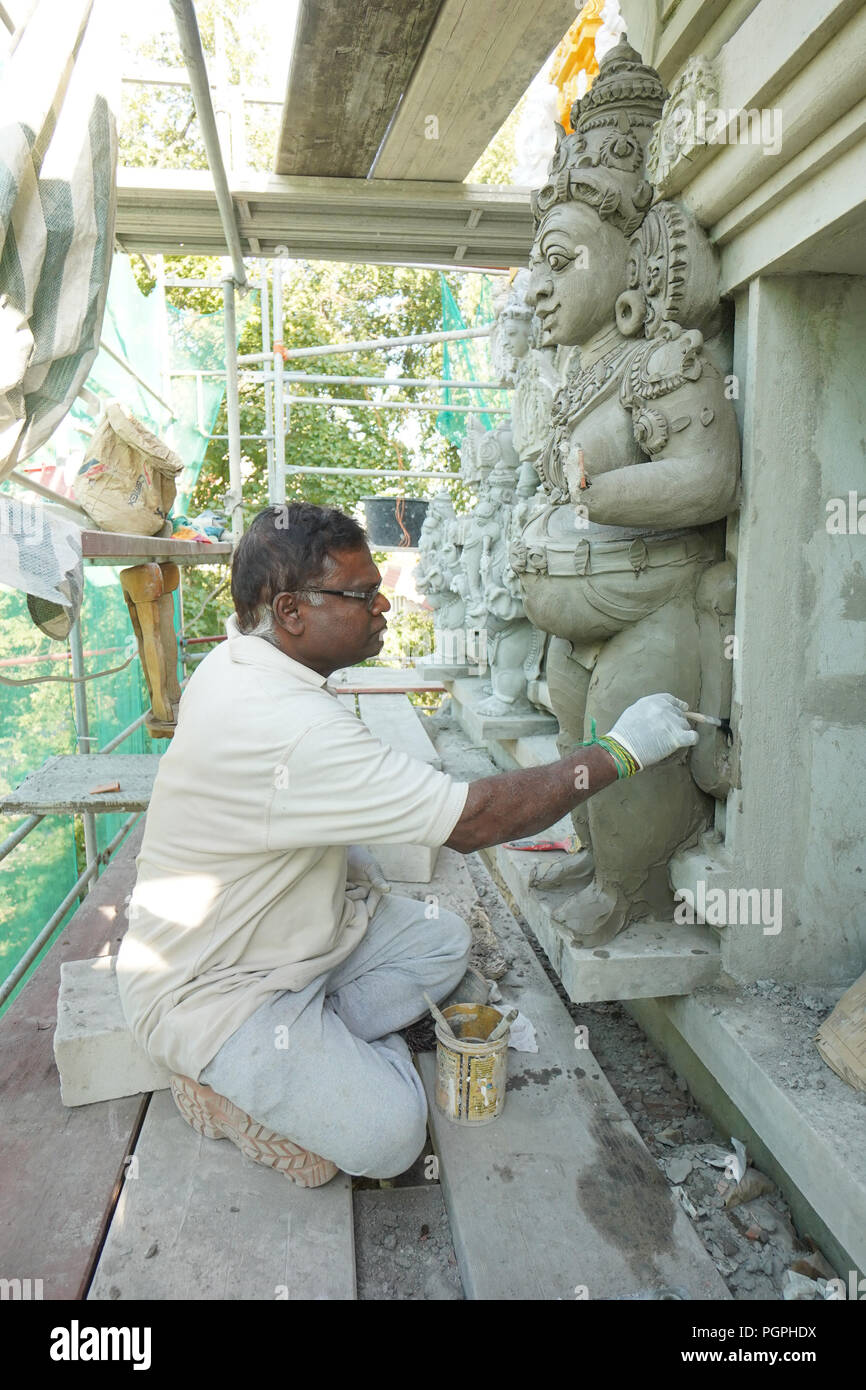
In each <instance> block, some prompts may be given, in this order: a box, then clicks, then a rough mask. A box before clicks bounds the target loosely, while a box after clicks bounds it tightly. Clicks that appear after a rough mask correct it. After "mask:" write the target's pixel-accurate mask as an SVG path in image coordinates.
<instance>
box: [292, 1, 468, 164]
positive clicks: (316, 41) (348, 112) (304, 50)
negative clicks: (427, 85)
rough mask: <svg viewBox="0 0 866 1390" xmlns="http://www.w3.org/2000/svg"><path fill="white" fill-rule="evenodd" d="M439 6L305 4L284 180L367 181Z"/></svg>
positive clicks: (296, 52)
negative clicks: (307, 176) (293, 177)
mask: <svg viewBox="0 0 866 1390" xmlns="http://www.w3.org/2000/svg"><path fill="white" fill-rule="evenodd" d="M439 5H440V0H386V3H384V4H383V3H382V0H301V3H300V12H299V15H298V23H297V30H296V33H295V44H294V49H293V51H292V65H291V71H290V73H289V81H288V87H287V90H286V100H285V103H284V106H283V113H282V118H281V123H280V133H279V137H278V144H277V160H276V169H277V172H278V173H280V174H331V175H355V176H358V177H360V178H366V176H367V174H368V173H369V171H370V168H371V166H372V164H373V160H374V159H375V157H376V151H377V150H378V148H379V146H380V144H381V143H382V137H383V135H384V134H385V131H386V130H387V128H388V124H389V122H390V120H391V118H392V116H393V114H394V110H395V108H396V106H397V103H398V102H399V100H400V97H401V96H402V94H403V92H404V91H405V89H406V85H407V83H408V81H409V78H410V76H411V74H412V69H413V68H414V66H415V63H416V62H417V60H418V57H419V55H420V53H421V50H422V49H423V47H424V44H425V42H426V39H427V35H428V34H429V32H430V27H431V25H432V23H433V20H434V19H435V17H436V12H437V10H438V9H439Z"/></svg>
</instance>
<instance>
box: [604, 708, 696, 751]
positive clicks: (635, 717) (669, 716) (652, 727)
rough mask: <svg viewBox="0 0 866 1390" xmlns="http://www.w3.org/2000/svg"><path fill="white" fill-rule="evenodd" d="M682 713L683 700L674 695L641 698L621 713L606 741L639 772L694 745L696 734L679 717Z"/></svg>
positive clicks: (686, 721) (682, 715) (682, 716)
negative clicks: (629, 758) (628, 756)
mask: <svg viewBox="0 0 866 1390" xmlns="http://www.w3.org/2000/svg"><path fill="white" fill-rule="evenodd" d="M686 709H688V705H687V704H686V702H685V700H678V699H676V697H675V696H674V695H645V696H644V697H643V699H642V700H635V702H634V704H633V705H629V707H628V709H626V710H623V712H622V714H621V715H620V717H619V719H618V720H617V721H616V723H615V724H614V726H613V728H612V729H611V730H610V732H609V734H608V735H607V737H609V738H612V739H615V740H616V742H617V743H619V744H621V745H622V747H623V748H625V749H626V751H627V752H629V753H631V754H632V756H633V757H634V758H636V759H637V761H638V763H639V765H640V767H641V769H643V768H645V767H652V765H653V764H654V763H660V762H663V760H664V759H665V758H668V757H670V755H671V753H676V751H677V750H678V749H679V748H688V747H690V746H691V745H692V744H694V743H697V741H698V735H697V731H696V730H695V729H693V728H692V727H691V725H690V724H689V722H688V720H687V719H686V718H685V715H684V714H683V713H682V711H683V710H686Z"/></svg>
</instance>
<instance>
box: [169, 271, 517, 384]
mask: <svg viewBox="0 0 866 1390" xmlns="http://www.w3.org/2000/svg"><path fill="white" fill-rule="evenodd" d="M220 283H222V281H220ZM268 356H270V353H269V354H268ZM239 362H240V367H239V370H240V371H242V372H243V373H244V376H246V377H248V378H252V380H253V381H271V382H272V381H273V373H272V372H268V371H256V370H255V368H254V367H245V366H243V359H242V358H241V359H239ZM171 375H172V376H194V377H205V376H225V372H224V371H222V370H220V369H219V368H216V367H205V368H202V369H201V370H198V369H197V368H194V367H184V368H183V369H182V370H180V371H176V372H174V371H173V372H172V373H171ZM283 381H284V382H288V383H289V384H290V385H301V384H303V383H304V382H308V383H309V384H310V385H311V386H400V387H403V386H422V387H424V389H425V390H428V389H429V390H434V389H435V390H443V391H450V390H455V391H456V390H461V391H513V390H514V387H513V386H503V385H502V383H501V382H498V381H462V380H460V379H459V378H457V377H455V378H452V377H443V376H426V377H413V376H341V375H338V376H321V375H319V374H317V373H314V372H283Z"/></svg>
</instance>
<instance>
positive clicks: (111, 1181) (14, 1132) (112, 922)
mask: <svg viewBox="0 0 866 1390" xmlns="http://www.w3.org/2000/svg"><path fill="white" fill-rule="evenodd" d="M143 833H144V826H143V825H140V826H136V827H135V828H134V829H133V830H132V832H131V833H130V835H129V836H128V837H127V839H126V840H125V842H124V843H123V844H122V845H121V847H120V849H119V850H118V851H117V853H116V855H115V858H114V860H113V861H112V863H111V864H109V866H108V868H107V869H106V871H105V873H104V874H103V875H102V877H101V878H99V879H97V881H96V883H95V885H94V887H93V889H92V891H91V892H90V893H89V894H88V896H87V898H86V900H85V901H84V903H83V904H82V905H81V907H79V909H78V911H77V912H76V913H75V915H74V917H73V918H72V920H71V921H70V923H69V925H68V926H67V927H66V929H65V930H64V932H63V934H62V936H61V937H60V939H59V940H58V941H56V942H55V944H54V945H53V946H52V948H51V950H50V951H49V952H48V954H47V955H46V956H45V958H44V960H43V961H42V962H41V963H40V965H39V966H38V968H37V970H36V972H35V974H34V975H33V976H32V977H31V979H30V980H29V981H28V982H27V984H26V985H25V986H24V988H23V989H22V991H21V993H20V994H19V995H18V997H17V998H16V999H15V1000H13V1002H12V1004H10V1006H9V1008H8V1009H7V1010H6V1012H5V1013H4V1015H3V1017H2V1019H0V1096H2V1100H0V1114H2V1122H0V1270H2V1273H3V1276H4V1278H9V1279H12V1278H38V1279H41V1280H42V1282H43V1297H44V1298H46V1299H71V1298H78V1297H81V1296H82V1293H83V1290H84V1288H85V1286H86V1283H87V1280H88V1278H89V1275H90V1270H91V1267H92V1263H93V1258H94V1252H95V1250H96V1249H97V1248H98V1245H99V1242H100V1240H101V1238H102V1235H103V1232H104V1229H105V1226H106V1224H107V1221H108V1217H109V1214H110V1211H111V1208H112V1206H113V1202H114V1197H115V1194H116V1192H117V1191H118V1190H119V1187H120V1183H121V1181H122V1174H123V1170H124V1160H125V1158H126V1156H127V1154H128V1153H129V1151H130V1149H131V1146H132V1136H133V1135H134V1133H135V1131H136V1129H137V1127H138V1125H139V1123H140V1119H141V1116H142V1114H143V1110H144V1106H145V1104H146V1100H145V1099H144V1098H142V1097H141V1096H129V1097H126V1098H124V1099H123V1100H112V1101H105V1102H104V1103H102V1104H100V1105H85V1106H81V1107H80V1108H77V1109H74V1110H67V1109H66V1108H65V1107H64V1106H63V1104H62V1103H61V1100H60V1080H59V1077H58V1075H57V1069H56V1067H55V1065H54V1052H53V1049H52V1038H53V1034H54V1024H55V1020H56V1015H57V992H58V989H59V985H60V966H61V965H62V964H63V962H64V961H71V960H81V959H86V958H88V957H91V956H96V955H109V954H111V953H112V952H113V951H116V950H117V946H118V943H119V941H120V939H121V937H122V935H123V932H124V930H125V925H126V924H125V922H124V920H123V918H122V915H121V913H122V908H123V902H124V898H125V897H126V896H127V895H128V894H129V893H131V891H132V887H133V885H134V883H135V876H136V869H135V856H136V854H137V853H138V851H139V849H140V847H141V837H142V835H143Z"/></svg>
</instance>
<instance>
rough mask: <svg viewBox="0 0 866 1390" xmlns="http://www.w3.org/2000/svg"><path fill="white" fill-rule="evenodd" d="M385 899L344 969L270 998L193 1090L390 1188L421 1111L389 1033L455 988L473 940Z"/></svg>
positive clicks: (410, 904) (409, 1067)
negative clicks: (201, 1086) (207, 1091)
mask: <svg viewBox="0 0 866 1390" xmlns="http://www.w3.org/2000/svg"><path fill="white" fill-rule="evenodd" d="M424 912H425V905H424V903H423V902H416V901H415V900H414V899H413V898H402V897H397V896H395V895H394V894H388V895H386V896H385V897H383V899H382V901H381V902H380V904H379V906H378V908H377V910H376V912H375V914H374V916H373V919H372V921H371V922H370V925H369V927H368V928H367V933H366V935H365V936H364V938H363V940H362V941H361V943H360V945H358V946H357V947H356V948H355V950H354V951H353V952H352V953H351V955H349V956H347V957H346V959H345V960H344V961H343V962H342V964H340V965H338V966H336V967H335V968H334V969H333V970H330V971H329V972H328V973H327V974H325V975H322V976H320V977H319V979H317V980H313V981H312V982H311V983H310V984H309V985H307V986H306V988H305V989H302V990H297V991H285V992H284V993H282V994H276V995H274V997H273V998H272V999H269V1000H268V1001H267V1002H266V1003H265V1004H262V1005H261V1006H260V1007H259V1008H258V1009H257V1010H256V1012H255V1013H254V1014H252V1015H251V1016H250V1018H248V1019H247V1021H246V1023H244V1024H242V1025H241V1027H240V1028H239V1029H238V1030H237V1032H235V1033H233V1034H232V1036H231V1037H230V1038H229V1039H228V1041H227V1042H225V1043H224V1044H223V1046H222V1047H221V1048H220V1050H219V1052H218V1053H217V1054H216V1056H215V1057H214V1058H213V1059H212V1060H211V1061H210V1062H209V1063H208V1065H207V1066H206V1067H205V1068H204V1070H203V1071H202V1072H201V1074H200V1076H199V1080H200V1081H202V1082H204V1083H205V1084H206V1085H208V1086H212V1087H213V1089H214V1090H215V1091H217V1092H218V1094H220V1095H223V1096H225V1097H226V1098H227V1099H228V1100H231V1101H233V1102H234V1104H235V1105H238V1106H240V1108H241V1109H242V1110H245V1111H246V1112H247V1114H249V1115H251V1116H252V1117H253V1119H254V1120H256V1121H257V1122H258V1123H259V1124H261V1125H264V1126H266V1127H267V1128H268V1129H271V1130H274V1131H275V1132H276V1133H277V1134H281V1135H284V1136H285V1137H286V1138H288V1139H291V1140H293V1141H294V1142H295V1143H296V1144H300V1145H301V1146H302V1147H303V1148H305V1149H311V1150H312V1151H313V1152H314V1153H317V1154H320V1155H321V1156H322V1157H323V1158H329V1159H331V1160H332V1162H334V1163H336V1164H337V1166H338V1167H339V1168H342V1169H343V1171H344V1172H346V1173H352V1174H354V1175H355V1176H358V1177H371V1178H391V1177H395V1176H396V1175H397V1174H398V1173H404V1172H405V1171H406V1169H407V1168H410V1167H411V1166H412V1164H413V1162H414V1161H415V1159H416V1158H417V1157H418V1155H419V1154H420V1153H421V1151H422V1149H423V1147H424V1141H425V1137H426V1126H427V1100H426V1096H425V1094H424V1088H423V1086H422V1084H421V1080H420V1077H419V1076H418V1073H417V1071H416V1070H415V1067H414V1065H413V1063H412V1059H411V1054H410V1052H409V1049H408V1047H407V1046H406V1043H405V1042H404V1040H403V1039H402V1038H401V1037H399V1036H398V1035H397V1032H396V1030H397V1029H398V1028H404V1027H406V1025H407V1024H409V1023H414V1022H415V1021H416V1020H417V1019H419V1018H422V1017H423V1016H424V1014H425V1013H427V1011H428V1010H427V1005H426V1004H425V1002H424V997H423V991H424V990H426V991H427V993H428V994H429V995H430V997H431V998H432V999H435V1000H436V1001H437V1002H438V1001H439V1000H440V999H444V998H445V996H446V995H448V994H450V993H451V991H452V990H453V989H455V988H456V986H457V985H458V984H459V983H460V980H461V979H462V978H463V975H464V973H465V971H466V966H467V962H468V959H469V949H470V946H471V944H472V934H471V932H470V930H469V928H468V926H467V925H466V923H465V922H464V921H463V919H462V918H461V917H458V916H456V914H455V913H453V912H445V911H442V910H441V909H440V911H439V916H438V917H434V918H432V919H428V918H427V917H425V915H424Z"/></svg>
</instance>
